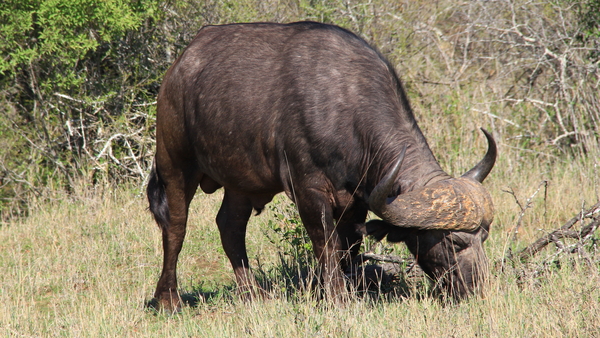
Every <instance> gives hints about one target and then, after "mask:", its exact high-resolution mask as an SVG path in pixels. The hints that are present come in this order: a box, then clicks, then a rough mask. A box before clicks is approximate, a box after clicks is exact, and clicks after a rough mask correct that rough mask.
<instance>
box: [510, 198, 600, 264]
mask: <svg viewBox="0 0 600 338" xmlns="http://www.w3.org/2000/svg"><path fill="white" fill-rule="evenodd" d="M584 219H592V221H591V222H590V223H589V224H587V225H585V226H582V227H581V229H580V230H579V231H576V230H571V228H572V227H573V226H574V225H575V224H577V222H582V223H583V220H584ZM599 226H600V202H598V203H596V204H595V205H594V206H592V207H591V208H589V209H588V210H587V211H585V212H584V211H581V212H579V213H578V214H577V215H575V216H574V217H573V218H571V219H570V220H568V221H567V222H566V223H565V224H564V225H563V226H562V227H560V228H559V229H557V230H554V231H553V232H551V233H548V234H546V235H545V236H543V237H541V238H540V239H538V240H537V241H535V242H533V243H532V244H531V245H529V246H528V247H526V248H525V249H523V250H521V252H519V259H520V260H521V261H526V260H528V259H529V258H531V257H533V256H534V255H535V254H537V253H538V252H540V251H541V250H542V249H543V248H545V247H546V246H547V245H548V244H550V243H556V244H557V246H559V247H560V246H563V245H562V242H561V241H560V240H561V239H564V238H571V239H578V240H579V241H578V243H577V244H578V245H577V246H581V245H583V244H584V242H585V240H586V239H587V238H589V237H590V236H591V234H593V233H594V232H595V231H596V230H597V229H598V227H599Z"/></svg>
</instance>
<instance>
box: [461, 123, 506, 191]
mask: <svg viewBox="0 0 600 338" xmlns="http://www.w3.org/2000/svg"><path fill="white" fill-rule="evenodd" d="M481 131H482V132H483V133H484V134H485V137H486V138H487V140H488V151H487V153H485V156H484V157H483V160H481V161H480V162H479V163H477V165H475V166H474V167H473V169H471V170H469V171H467V172H466V173H464V174H463V175H462V177H468V178H471V179H474V180H476V181H477V182H480V183H481V182H483V180H485V178H486V177H487V175H488V174H489V173H490V171H492V168H493V167H494V163H496V156H497V154H498V149H497V148H496V141H494V137H493V136H492V135H491V134H490V133H488V131H487V130H485V129H483V128H481Z"/></svg>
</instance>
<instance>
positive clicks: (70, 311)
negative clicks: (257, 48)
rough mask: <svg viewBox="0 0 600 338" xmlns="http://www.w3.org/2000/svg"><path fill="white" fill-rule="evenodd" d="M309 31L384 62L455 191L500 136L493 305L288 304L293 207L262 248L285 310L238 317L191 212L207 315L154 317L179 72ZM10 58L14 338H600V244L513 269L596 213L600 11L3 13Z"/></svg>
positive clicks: (271, 219)
mask: <svg viewBox="0 0 600 338" xmlns="http://www.w3.org/2000/svg"><path fill="white" fill-rule="evenodd" d="M296 20H316V21H323V22H329V23H334V24H338V25H340V26H343V27H345V28H348V29H350V30H352V31H354V32H356V33H357V34H359V35H361V36H362V37H363V38H365V39H366V40H367V41H369V42H370V43H371V44H372V45H373V46H376V47H377V48H378V49H379V50H380V51H381V52H382V53H383V54H384V55H385V56H386V57H387V58H389V60H390V61H391V63H392V64H393V65H394V66H395V67H396V69H397V71H398V74H399V75H400V77H401V79H402V80H403V81H404V83H405V85H406V89H407V91H408V95H409V98H410V100H411V103H412V105H413V107H414V108H415V112H416V115H417V118H418V120H419V123H420V126H421V128H422V129H423V131H424V133H425V135H426V137H427V138H428V140H429V142H430V145H431V147H432V148H433V151H434V153H435V154H436V156H437V157H438V159H439V160H440V162H441V164H442V167H443V168H444V169H446V170H447V171H448V172H449V173H451V174H454V175H456V174H461V173H462V172H463V171H464V170H465V169H467V168H470V167H471V166H472V165H473V164H474V163H475V162H476V161H477V160H479V159H480V158H481V156H482V154H483V151H484V149H485V139H484V138H483V137H482V135H481V133H480V132H479V131H478V128H479V127H485V128H487V129H488V130H490V131H492V132H493V133H494V136H495V137H496V139H497V141H498V143H499V148H500V157H499V159H498V162H497V163H498V164H497V166H496V168H495V169H494V171H493V172H492V174H491V175H490V178H489V179H488V180H487V181H486V186H487V187H488V188H489V189H490V192H491V193H492V196H493V198H494V202H495V205H496V209H497V213H496V219H495V221H494V224H493V226H492V233H491V235H490V239H489V240H488V241H487V242H486V251H487V253H488V256H489V257H490V261H491V276H490V285H489V288H488V290H489V292H488V293H487V298H486V299H479V298H475V299H472V300H469V301H466V302H463V303H461V304H450V305H449V304H443V303H440V302H437V301H436V300H435V299H434V298H432V297H428V290H427V287H426V286H425V285H427V283H426V282H424V280H423V279H422V278H421V277H417V279H416V281H414V280H413V281H410V280H403V281H401V283H400V284H401V285H399V287H398V285H396V288H395V290H396V291H394V292H396V293H394V296H392V297H390V298H386V299H385V300H382V299H376V298H369V297H365V298H360V299H357V301H356V302H353V303H352V304H349V305H347V306H346V307H342V308H333V307H328V306H327V305H323V304H316V303H315V302H314V299H312V298H310V297H305V296H304V295H303V294H302V293H294V292H293V291H290V287H289V285H290V279H293V278H297V277H298V276H297V272H298V271H296V270H297V269H299V268H306V267H307V266H310V262H311V258H309V257H306V256H305V255H306V252H307V250H308V249H309V248H310V245H309V244H307V243H306V242H304V238H303V236H304V235H303V233H302V231H301V228H299V227H298V225H299V220H298V217H297V216H296V215H295V214H294V212H293V210H294V209H293V207H292V206H291V205H290V204H289V203H288V202H286V201H285V199H284V198H278V199H276V201H275V202H274V203H273V204H272V207H271V208H270V209H269V210H267V211H266V212H265V214H264V215H262V216H260V217H257V218H253V219H252V222H251V224H250V231H249V234H248V236H249V238H248V243H249V247H250V256H251V257H252V260H253V261H252V263H253V264H254V265H255V266H256V267H257V274H258V275H259V276H261V278H264V279H265V280H266V281H267V282H268V283H271V284H272V285H271V286H272V288H271V289H272V293H273V296H274V297H273V299H272V300H270V301H265V302H260V303H258V304H256V303H255V304H241V303H239V302H238V301H237V299H236V298H235V295H234V294H233V293H231V292H230V291H231V288H232V287H233V285H234V284H233V282H232V278H231V276H232V273H231V268H230V267H229V263H228V261H227V258H226V257H225V255H224V254H223V252H222V249H221V248H220V243H219V239H218V231H217V229H216V226H215V225H214V224H213V223H214V221H213V220H214V216H215V213H216V210H217V208H218V203H219V197H220V195H219V193H217V194H215V195H203V194H198V196H197V197H196V200H195V201H194V204H193V205H192V211H191V216H190V218H191V221H190V232H189V235H188V239H187V240H186V243H185V246H184V252H183V254H182V256H181V257H182V261H181V264H180V281H181V288H182V293H183V294H184V295H187V296H188V297H191V298H194V299H195V301H197V302H198V304H196V305H195V307H186V308H185V309H184V312H183V313H182V315H181V316H177V317H174V318H166V317H162V316H152V315H151V314H149V313H147V312H144V311H142V309H143V305H144V303H145V301H147V300H148V298H149V297H150V296H151V294H152V291H153V288H154V283H155V282H156V280H157V278H158V277H157V274H158V273H159V270H160V269H159V267H160V262H161V258H162V257H161V255H162V253H161V246H160V232H159V231H158V230H154V231H153V227H154V225H153V221H152V219H151V217H150V215H149V214H148V213H147V212H146V211H145V209H146V204H145V201H144V198H143V194H142V192H143V189H142V188H143V183H144V179H145V177H146V175H147V172H148V168H149V166H150V165H151V161H152V155H153V148H154V143H153V132H154V130H153V126H154V119H155V109H156V108H155V100H156V94H157V91H158V88H159V86H160V81H161V79H162V77H163V75H164V72H165V71H166V69H167V68H168V67H169V65H170V64H171V63H172V62H173V61H174V59H175V58H176V57H177V55H179V53H180V52H181V51H182V49H183V48H185V46H186V45H187V43H188V42H189V41H190V40H191V39H192V38H193V36H194V35H195V34H196V32H197V30H198V29H200V27H202V26H203V25H207V24H223V23H232V22H248V21H277V22H290V21H296ZM0 53H1V56H2V57H1V58H0V267H1V268H2V271H3V274H2V278H0V285H2V287H0V303H1V304H3V305H4V306H3V307H2V309H1V310H0V333H1V334H2V335H3V336H54V335H61V336H139V335H147V336H156V335H167V336H169V335H170V336H183V335H187V336H243V335H246V336H251V335H256V336H260V337H265V336H283V335H285V336H291V337H300V336H302V337H304V336H402V335H409V334H410V335H411V336H412V335H422V336H528V337H529V336H586V335H589V336H597V335H598V334H600V331H599V329H598V328H599V327H600V322H599V319H598V318H600V305H599V304H600V292H599V290H600V288H598V287H597V286H598V285H599V283H600V251H599V250H598V245H597V243H598V234H596V233H595V228H594V229H592V230H593V231H592V232H591V233H587V234H586V235H585V236H580V237H579V238H578V237H577V236H575V238H567V237H560V238H558V237H556V236H555V237H556V238H554V239H552V240H551V244H550V245H548V246H547V247H546V248H545V249H543V250H542V251H540V252H539V253H538V254H537V255H536V256H535V257H527V258H526V259H519V257H521V256H520V255H517V254H518V253H520V252H521V250H523V248H525V247H526V246H527V245H528V244H531V243H532V242H534V241H535V240H536V239H537V238H539V237H540V236H542V235H550V234H553V233H552V231H553V230H554V229H557V228H559V227H560V226H562V225H563V224H565V222H566V221H567V220H568V219H570V218H572V217H573V216H575V215H579V214H578V213H579V212H580V211H581V210H586V209H588V208H589V206H590V205H591V204H594V203H596V202H598V201H599V200H600V190H599V188H600V146H599V143H600V100H599V95H598V93H599V92H600V88H599V87H600V1H598V0H583V1H575V0H557V1H538V2H532V1H527V0H515V1H466V2H456V1H449V0H440V1H409V0H406V1H398V0H369V1H358V0H264V1H259V0H182V1H174V0H107V1H92V0H4V1H1V2H0ZM581 217H583V216H581ZM589 217H591V218H588V219H585V222H584V220H582V222H580V224H579V223H578V224H576V225H575V226H574V227H573V228H572V229H573V230H576V229H579V227H581V226H583V225H586V224H591V223H590V222H591V221H590V219H592V218H594V217H595V218H596V219H597V218H598V215H597V212H596V214H592V215H589ZM575 219H577V217H576V218H575ZM575 235H577V233H576V234H575ZM561 236H562V235H561ZM370 245H373V248H375V250H376V251H377V250H378V252H379V253H394V254H398V255H400V256H402V257H408V255H407V253H406V250H405V249H403V247H402V246H394V245H388V244H385V245H383V246H376V245H374V244H372V243H371V244H370ZM294 261H295V262H298V261H300V263H301V264H300V266H296V265H293V263H292V262H294ZM403 268H406V267H403ZM295 274H296V275H295ZM286 278H288V279H286ZM419 278H421V279H419ZM398 290H399V293H398ZM388 291H389V290H388Z"/></svg>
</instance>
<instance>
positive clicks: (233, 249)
mask: <svg viewBox="0 0 600 338" xmlns="http://www.w3.org/2000/svg"><path fill="white" fill-rule="evenodd" d="M251 213H252V202H251V200H250V198H249V197H248V196H247V195H244V194H240V193H237V192H233V191H230V190H228V189H225V196H224V197H223V203H222V204H221V209H220V210H219V213H218V214H217V225H218V226H219V232H220V234H221V243H222V244H223V249H224V250H225V253H226V254H227V257H228V258H229V261H230V262H231V266H232V267H233V272H234V273H235V279H236V282H237V285H238V291H239V294H240V296H241V297H242V298H243V299H245V300H251V299H252V298H254V297H255V296H257V295H259V294H262V293H263V291H262V289H261V288H260V287H259V286H258V284H257V283H256V279H255V278H254V275H253V273H252V271H251V270H250V266H249V261H248V254H247V252H246V226H247V224H248V219H249V218H250V215H251Z"/></svg>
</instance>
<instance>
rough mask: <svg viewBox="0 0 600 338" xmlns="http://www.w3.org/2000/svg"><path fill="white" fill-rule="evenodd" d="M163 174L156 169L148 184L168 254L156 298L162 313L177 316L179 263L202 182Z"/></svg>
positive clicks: (178, 306) (178, 174) (182, 176)
mask: <svg viewBox="0 0 600 338" xmlns="http://www.w3.org/2000/svg"><path fill="white" fill-rule="evenodd" d="M161 174H162V173H159V172H157V170H156V169H155V168H153V170H152V172H151V174H150V175H151V178H150V184H148V196H149V197H148V198H149V200H150V211H151V212H152V213H153V214H154V216H155V218H156V220H157V222H158V224H159V226H160V228H161V230H162V239H163V254H164V257H163V268H162V273H161V276H160V279H159V280H158V283H157V286H156V291H155V293H154V298H155V301H156V302H157V308H158V309H164V310H166V311H171V312H176V311H178V310H179V309H180V308H181V300H180V298H179V294H178V291H177V260H178V257H179V253H180V252H181V247H182V245H183V240H184V238H185V233H186V222H187V217H188V207H189V204H190V202H191V200H192V198H193V197H194V193H195V192H196V188H197V187H198V179H197V178H194V177H189V176H186V175H185V174H184V173H182V172H175V171H174V170H170V172H169V174H170V175H161ZM161 176H162V177H161Z"/></svg>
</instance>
